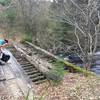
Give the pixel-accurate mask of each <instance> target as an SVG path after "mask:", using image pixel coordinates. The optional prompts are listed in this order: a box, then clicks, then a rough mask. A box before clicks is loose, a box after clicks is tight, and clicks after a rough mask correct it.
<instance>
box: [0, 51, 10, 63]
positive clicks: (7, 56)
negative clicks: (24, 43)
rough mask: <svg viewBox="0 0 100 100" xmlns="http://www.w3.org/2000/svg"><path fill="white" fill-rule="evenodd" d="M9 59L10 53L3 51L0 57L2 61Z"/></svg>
mask: <svg viewBox="0 0 100 100" xmlns="http://www.w3.org/2000/svg"><path fill="white" fill-rule="evenodd" d="M9 59H10V55H8V54H5V53H3V54H2V58H1V60H2V61H4V62H8V60H9Z"/></svg>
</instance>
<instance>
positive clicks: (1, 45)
mask: <svg viewBox="0 0 100 100" xmlns="http://www.w3.org/2000/svg"><path fill="white" fill-rule="evenodd" d="M7 45H8V40H6V39H0V65H1V60H2V61H4V62H7V61H8V60H9V59H10V56H9V55H6V54H5V53H4V52H3V49H4V48H5V47H6V46H7Z"/></svg>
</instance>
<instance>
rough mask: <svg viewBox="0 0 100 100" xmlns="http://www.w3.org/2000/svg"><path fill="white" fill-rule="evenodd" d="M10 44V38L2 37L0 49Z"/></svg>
mask: <svg viewBox="0 0 100 100" xmlns="http://www.w3.org/2000/svg"><path fill="white" fill-rule="evenodd" d="M7 44H8V40H7V39H0V51H1V49H2V48H4V47H6V46H7Z"/></svg>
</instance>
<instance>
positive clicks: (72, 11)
mask: <svg viewBox="0 0 100 100" xmlns="http://www.w3.org/2000/svg"><path fill="white" fill-rule="evenodd" d="M54 2H55V3H56V4H58V3H59V0H56V1H55V0H54ZM98 2H99V0H63V4H62V3H61V5H63V9H62V11H61V13H60V14H59V13H58V14H57V13H56V15H55V16H56V18H57V19H59V20H60V21H62V22H66V23H69V24H70V25H72V26H73V27H74V29H75V30H74V35H75V37H76V39H75V40H74V41H75V43H76V46H77V49H79V50H80V51H81V55H82V58H83V61H84V63H85V67H86V68H90V66H91V62H92V58H93V55H94V53H95V52H96V50H97V40H98V39H97V38H98V34H99V23H100V11H99V8H100V7H99V5H98ZM56 7H57V8H59V6H56Z"/></svg>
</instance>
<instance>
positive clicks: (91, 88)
mask: <svg viewBox="0 0 100 100" xmlns="http://www.w3.org/2000/svg"><path fill="white" fill-rule="evenodd" d="M35 90H36V91H35V93H36V94H37V97H36V98H38V99H36V100H39V98H41V97H44V99H43V100H100V77H99V76H98V77H95V76H94V77H90V76H89V77H85V76H83V75H80V74H75V73H74V74H73V73H70V74H68V75H66V76H65V77H64V79H63V82H62V83H61V84H59V85H58V86H52V85H50V84H49V83H44V84H41V85H39V86H37V87H36V89H35Z"/></svg>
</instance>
